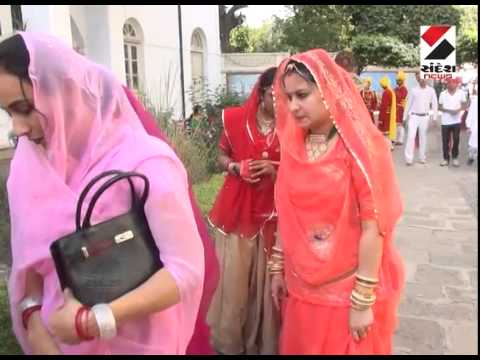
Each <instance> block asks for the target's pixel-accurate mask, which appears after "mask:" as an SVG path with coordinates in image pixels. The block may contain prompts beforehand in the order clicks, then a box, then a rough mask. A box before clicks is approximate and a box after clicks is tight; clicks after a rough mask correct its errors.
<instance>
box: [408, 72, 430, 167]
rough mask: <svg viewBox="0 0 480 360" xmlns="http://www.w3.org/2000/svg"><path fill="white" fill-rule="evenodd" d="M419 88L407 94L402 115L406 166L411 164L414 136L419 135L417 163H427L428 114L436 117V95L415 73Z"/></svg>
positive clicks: (418, 74)
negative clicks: (404, 127) (405, 138)
mask: <svg viewBox="0 0 480 360" xmlns="http://www.w3.org/2000/svg"><path fill="white" fill-rule="evenodd" d="M415 76H416V78H417V82H418V84H419V86H417V87H415V88H413V89H412V91H411V92H410V93H409V94H408V100H407V109H406V111H405V115H404V123H407V124H408V135H407V143H406V145H405V161H406V163H407V165H412V164H413V156H414V148H415V136H416V134H417V130H418V135H419V143H420V144H419V148H420V149H419V161H420V163H422V164H425V163H426V161H427V158H426V151H427V129H428V122H429V120H430V116H429V112H430V110H432V111H433V118H434V119H436V117H437V108H438V102H437V95H436V94H435V90H434V89H433V88H432V87H431V86H428V85H427V81H426V80H425V79H421V78H420V73H419V72H417V73H416V75H415Z"/></svg>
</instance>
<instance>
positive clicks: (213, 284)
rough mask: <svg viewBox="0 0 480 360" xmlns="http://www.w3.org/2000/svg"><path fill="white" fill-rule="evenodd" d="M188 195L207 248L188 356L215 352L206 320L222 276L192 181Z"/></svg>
mask: <svg viewBox="0 0 480 360" xmlns="http://www.w3.org/2000/svg"><path fill="white" fill-rule="evenodd" d="M123 89H124V90H125V94H126V95H127V98H128V100H129V101H130V104H131V105H132V107H133V109H134V110H135V112H136V113H137V115H138V118H139V119H140V121H141V122H142V125H143V127H144V128H145V130H146V131H147V133H148V134H150V135H151V136H155V137H157V138H159V139H161V140H162V141H165V142H166V143H169V141H168V139H167V137H166V136H165V134H163V132H162V130H160V128H159V127H158V126H157V124H156V122H155V119H154V118H153V116H152V115H151V114H150V113H149V112H148V111H146V110H145V108H144V107H143V105H142V104H141V103H140V101H138V99H137V98H136V97H135V95H134V94H133V93H132V92H131V91H130V90H129V89H128V88H127V87H124V88H123ZM188 190H189V196H190V202H191V205H192V209H193V213H194V215H195V221H196V223H197V228H198V232H199V233H200V237H201V238H202V241H203V248H204V251H205V278H204V282H203V295H202V300H201V302H200V310H199V312H198V317H197V322H196V325H195V332H194V333H193V337H192V340H191V341H190V344H189V346H188V348H187V355H213V354H214V351H213V350H212V347H211V346H210V343H209V335H210V330H209V328H208V325H207V323H206V321H205V319H206V316H207V312H208V308H209V306H210V302H211V300H212V297H213V294H214V292H215V289H216V288H217V284H218V279H219V275H220V273H219V265H218V260H217V257H216V254H215V248H214V246H213V243H212V239H211V238H210V235H209V234H208V229H207V226H206V224H205V222H204V220H203V217H202V213H201V211H200V209H199V208H198V205H197V202H196V201H195V197H194V195H193V192H192V186H191V185H190V184H189V189H188Z"/></svg>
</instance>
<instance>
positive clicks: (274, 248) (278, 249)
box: [272, 245, 283, 254]
mask: <svg viewBox="0 0 480 360" xmlns="http://www.w3.org/2000/svg"><path fill="white" fill-rule="evenodd" d="M272 251H276V252H279V253H282V254H283V250H282V249H280V248H279V247H276V246H275V245H274V246H272Z"/></svg>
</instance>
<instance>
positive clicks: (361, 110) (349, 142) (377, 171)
mask: <svg viewBox="0 0 480 360" xmlns="http://www.w3.org/2000/svg"><path fill="white" fill-rule="evenodd" d="M277 74H278V75H277V77H276V79H275V83H274V99H275V116H276V119H277V132H278V136H279V140H280V144H281V163H280V167H279V172H278V174H277V181H276V185H275V186H276V187H275V205H276V208H277V211H278V216H279V218H278V219H279V220H278V230H279V237H277V240H276V243H275V246H274V247H273V255H272V259H271V261H270V263H269V265H270V273H271V274H273V275H272V296H273V299H274V303H275V304H276V305H277V306H278V305H279V304H281V306H282V308H283V313H282V317H283V318H282V329H281V335H280V347H279V352H280V354H390V353H391V352H392V337H393V332H394V330H395V327H396V310H397V306H398V303H399V298H400V293H401V289H402V287H403V284H404V269H403V264H402V261H401V258H400V256H399V254H398V252H397V250H396V249H395V247H394V244H393V241H392V236H393V231H394V227H395V224H396V222H397V220H398V219H399V217H400V215H401V213H402V202H401V199H400V192H399V187H398V184H397V180H396V178H395V173H394V168H393V161H392V156H391V153H390V151H389V144H388V140H386V139H385V138H384V136H383V135H382V133H381V132H380V131H379V130H378V129H377V128H376V127H375V125H374V124H373V123H372V121H371V119H370V115H369V113H368V110H367V108H366V106H365V104H364V103H363V100H362V98H361V96H360V94H359V92H358V91H357V90H356V88H355V85H354V83H353V81H352V79H351V77H350V76H349V75H348V74H347V73H346V72H345V71H344V70H343V69H341V68H340V67H339V66H338V65H336V64H335V62H334V61H333V60H332V59H331V58H330V56H329V55H328V53H327V52H325V51H323V50H311V51H308V52H305V53H302V54H298V55H294V56H292V57H291V58H289V59H286V60H284V61H283V63H282V64H281V65H280V67H279V69H278V72H277Z"/></svg>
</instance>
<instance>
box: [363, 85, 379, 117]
mask: <svg viewBox="0 0 480 360" xmlns="http://www.w3.org/2000/svg"><path fill="white" fill-rule="evenodd" d="M360 95H361V96H362V99H363V102H364V103H365V105H367V109H368V112H369V114H370V117H371V118H372V122H374V120H375V119H374V117H373V112H374V111H375V110H377V95H376V94H375V91H373V90H370V89H368V90H365V89H362V90H360Z"/></svg>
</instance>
